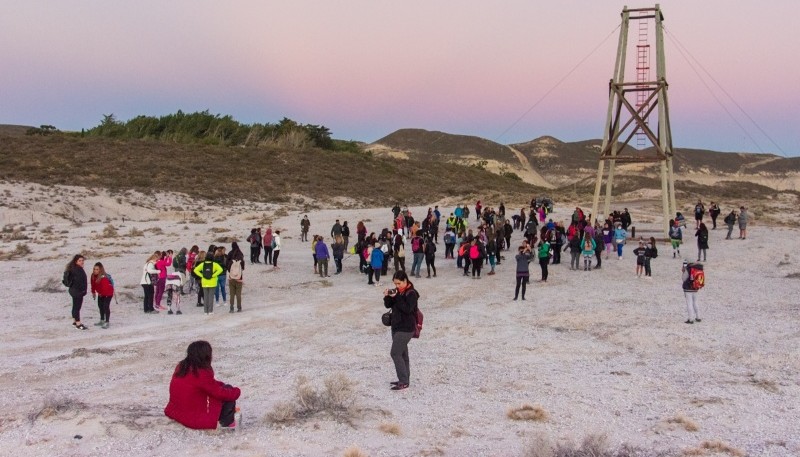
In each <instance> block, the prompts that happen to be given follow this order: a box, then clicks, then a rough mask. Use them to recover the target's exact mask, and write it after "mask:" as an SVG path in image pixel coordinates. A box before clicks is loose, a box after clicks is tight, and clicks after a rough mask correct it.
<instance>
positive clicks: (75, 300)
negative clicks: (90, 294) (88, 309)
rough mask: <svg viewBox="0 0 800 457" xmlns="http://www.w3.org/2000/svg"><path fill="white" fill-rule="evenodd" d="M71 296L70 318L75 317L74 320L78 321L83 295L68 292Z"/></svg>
mask: <svg viewBox="0 0 800 457" xmlns="http://www.w3.org/2000/svg"><path fill="white" fill-rule="evenodd" d="M70 296H71V297H72V318H73V319H75V322H79V321H80V320H81V306H83V295H79V296H77V297H76V296H75V295H72V294H70Z"/></svg>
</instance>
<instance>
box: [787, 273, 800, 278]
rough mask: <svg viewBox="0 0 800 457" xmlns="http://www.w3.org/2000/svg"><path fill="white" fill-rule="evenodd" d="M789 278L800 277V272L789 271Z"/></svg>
mask: <svg viewBox="0 0 800 457" xmlns="http://www.w3.org/2000/svg"><path fill="white" fill-rule="evenodd" d="M786 277H787V278H788V279H800V272H797V273H789V274H788V275H786Z"/></svg>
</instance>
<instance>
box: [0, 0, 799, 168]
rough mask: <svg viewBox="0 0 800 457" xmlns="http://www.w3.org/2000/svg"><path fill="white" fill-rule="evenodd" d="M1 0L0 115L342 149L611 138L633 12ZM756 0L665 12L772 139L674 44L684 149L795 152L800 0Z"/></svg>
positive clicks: (513, 2)
mask: <svg viewBox="0 0 800 457" xmlns="http://www.w3.org/2000/svg"><path fill="white" fill-rule="evenodd" d="M0 2H2V6H3V8H2V11H3V14H2V15H0V61H2V62H3V71H1V72H0V94H2V97H1V99H2V103H0V123H9V124H28V125H40V124H53V125H55V126H57V127H59V128H61V129H64V130H79V129H81V128H89V127H92V126H95V125H97V124H98V123H99V121H100V120H101V118H102V115H103V114H108V113H114V114H115V115H116V116H117V118H118V119H122V120H125V119H129V118H131V117H133V116H136V115H139V114H145V115H163V114H167V113H172V112H175V111H177V110H178V109H182V110H184V111H196V110H205V109H208V110H210V111H211V112H212V113H219V114H230V115H232V116H233V117H234V118H236V119H238V120H240V121H242V122H248V123H250V122H277V121H278V120H280V119H281V118H283V117H284V116H285V117H289V118H291V119H294V120H296V121H298V122H301V123H311V124H322V125H325V126H327V127H328V128H330V129H331V131H332V132H333V136H334V137H335V138H341V139H355V140H361V141H367V142H371V141H374V140H377V139H379V138H380V137H382V136H384V135H387V134H389V133H391V132H393V131H395V130H397V129H400V128H406V127H414V128H425V129H429V130H442V131H446V132H450V133H457V134H465V135H477V136H481V137H484V138H488V139H491V140H496V141H499V142H501V143H513V142H520V141H527V140H530V139H533V138H536V137H539V136H542V135H553V136H555V137H557V138H560V139H562V140H565V141H577V140H584V139H590V138H600V137H602V130H603V124H604V122H605V113H606V104H607V84H608V80H609V79H610V78H611V76H612V71H613V64H614V58H615V54H616V46H617V38H618V35H617V33H613V34H612V35H611V36H610V37H609V34H611V33H612V32H613V31H614V29H615V28H616V27H617V26H618V25H619V19H620V12H621V10H622V8H623V6H624V5H625V3H624V2H616V1H603V2H598V1H592V2H589V1H578V0H572V1H570V0H566V1H559V2H531V1H530V0H524V1H523V0H509V1H505V2H499V3H497V4H492V3H487V2H485V1H482V2H478V1H472V0H461V1H451V0H441V1H417V0H412V1H403V2H380V1H374V0H371V1H368V0H343V1H338V2H323V1H309V0H293V1H291V2H277V1H262V0H231V1H228V2H218V1H209V0H172V1H168V2H164V1H154V0H144V1H136V2H109V1H101V0H85V1H74V2H63V1H58V0H51V1H45V0H28V1H25V2H18V1H12V0H0ZM653 5H654V3H640V4H633V3H628V6H629V7H631V8H633V7H648V6H650V7H651V6H653ZM761 5H763V2H756V1H751V0H745V1H737V2H736V3H735V7H734V6H733V4H732V3H731V2H726V1H721V0H704V1H702V2H697V1H690V0H685V1H684V0H681V1H665V2H661V7H662V9H663V11H664V15H665V22H664V23H665V26H666V28H667V30H668V32H669V33H670V35H671V36H674V37H675V38H677V39H678V40H680V42H681V43H682V44H683V46H685V47H686V49H688V51H689V52H690V53H691V54H692V55H693V56H694V57H695V58H696V59H698V60H699V61H700V63H701V64H702V66H703V67H704V68H705V69H706V70H707V71H708V72H709V73H710V74H711V75H712V76H713V78H714V79H715V80H716V81H717V82H718V83H719V84H720V85H721V86H722V87H723V88H724V89H725V90H726V91H727V92H728V93H729V94H731V95H732V96H733V98H734V100H735V101H736V103H738V104H739V105H740V106H741V107H742V108H744V110H745V111H746V112H747V114H748V115H749V116H750V117H752V118H753V119H754V120H755V121H756V122H757V123H758V124H759V125H760V127H761V128H762V129H764V131H765V132H766V133H767V134H768V136H769V138H768V137H767V136H765V135H764V134H763V133H762V132H760V131H759V129H758V128H757V127H756V126H755V125H753V123H752V122H751V121H750V120H748V119H747V117H746V116H745V115H743V114H742V113H741V112H740V111H739V109H738V108H737V107H736V106H735V105H734V104H733V103H732V102H730V100H728V99H727V96H725V94H724V93H723V92H721V91H720V90H719V89H718V88H717V87H716V84H715V83H714V82H713V81H712V80H711V79H709V77H708V76H706V75H705V74H704V75H703V77H704V78H705V81H706V83H707V84H709V85H710V86H711V87H712V89H713V90H714V91H715V93H716V95H717V97H719V98H720V99H722V100H723V102H724V103H725V106H726V107H727V109H728V110H729V111H730V112H731V113H732V114H733V115H734V116H735V117H736V118H737V120H738V122H739V123H740V124H742V125H743V126H744V128H745V131H743V130H742V129H741V128H740V127H739V126H738V125H737V124H736V122H734V121H733V120H732V119H731V118H730V117H729V116H728V114H726V112H725V110H724V109H723V108H722V107H721V106H720V105H719V104H718V103H717V102H716V101H715V100H714V97H713V96H712V95H711V94H710V93H709V92H708V90H707V89H706V88H705V87H704V86H703V82H702V80H701V79H699V78H698V77H697V75H696V74H695V73H694V72H693V70H692V69H691V67H690V66H689V65H688V63H687V62H686V60H685V59H684V57H682V56H681V54H680V53H679V52H678V49H677V47H676V44H675V43H674V41H671V39H669V38H668V39H667V40H666V53H667V80H668V82H669V83H670V92H669V96H670V109H671V120H672V128H673V138H674V143H675V145H676V146H679V147H680V146H683V147H697V148H707V149H717V150H727V151H752V152H761V151H763V152H771V153H779V154H780V153H781V150H782V151H783V152H785V153H786V154H787V155H799V154H800V133H798V129H797V128H796V127H795V124H796V123H797V120H798V118H800V91H798V90H797V88H796V86H797V81H800V62H798V59H797V58H796V55H797V51H798V49H800V37H799V36H798V35H797V34H796V31H795V27H794V24H793V22H792V21H793V20H794V18H796V17H800V2H797V1H788V0H780V1H778V0H776V1H772V2H769V8H766V7H764V6H761ZM606 37H608V39H607V40H606V41H605V42H604V43H603V44H602V46H600V47H599V48H598V49H597V51H596V52H594V53H593V54H592V55H591V56H590V57H589V58H588V59H587V60H586V61H585V62H584V63H583V64H582V65H581V66H579V67H578V69H577V70H576V71H575V72H574V73H573V74H572V75H570V76H569V77H568V78H567V79H566V80H564V82H563V83H561V84H560V85H559V86H558V87H557V88H555V90H553V92H552V93H551V94H550V95H549V96H548V97H546V98H545V99H544V100H543V101H541V103H539V104H538V105H536V106H535V108H533V109H532V110H531V111H530V113H528V114H527V115H525V116H524V117H523V118H522V120H520V121H519V122H518V123H516V124H515V122H516V121H517V120H518V119H519V118H520V117H521V116H522V115H523V114H524V113H525V112H526V111H528V110H529V109H530V108H531V107H533V106H534V105H535V104H536V103H537V102H538V101H539V100H540V99H541V98H542V97H543V96H544V95H545V93H547V92H548V91H549V90H551V89H552V88H553V87H554V86H555V85H556V84H557V83H558V81H559V80H561V79H562V78H564V77H565V76H566V75H567V74H568V73H569V71H570V70H572V68H573V67H575V65H577V64H578V63H579V62H580V61H581V60H582V59H583V58H584V57H586V56H587V55H588V54H589V53H590V52H591V51H592V49H594V48H595V47H596V46H598V45H599V44H600V43H601V42H603V40H604V39H605V38H606ZM631 39H633V38H631ZM629 62H630V63H629V67H632V66H633V65H634V64H633V63H632V61H629ZM698 71H701V72H702V70H700V69H698ZM504 132H506V133H504ZM751 137H752V139H751ZM770 138H771V139H772V140H774V142H775V143H777V146H778V147H776V146H775V145H774V144H773V143H772V141H770ZM778 148H780V149H778Z"/></svg>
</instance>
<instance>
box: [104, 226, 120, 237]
mask: <svg viewBox="0 0 800 457" xmlns="http://www.w3.org/2000/svg"><path fill="white" fill-rule="evenodd" d="M118 236H119V232H118V231H117V228H116V227H114V226H113V225H111V224H108V225H106V226H105V228H103V234H102V235H100V237H101V238H116V237H118Z"/></svg>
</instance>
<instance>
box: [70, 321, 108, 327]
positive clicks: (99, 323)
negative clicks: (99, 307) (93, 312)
mask: <svg viewBox="0 0 800 457" xmlns="http://www.w3.org/2000/svg"><path fill="white" fill-rule="evenodd" d="M105 323H106V321H104V320H102V319H101V320H100V322H96V323H95V324H94V326H95V327H100V326H101V325H103V324H105ZM73 325H75V324H73Z"/></svg>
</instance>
